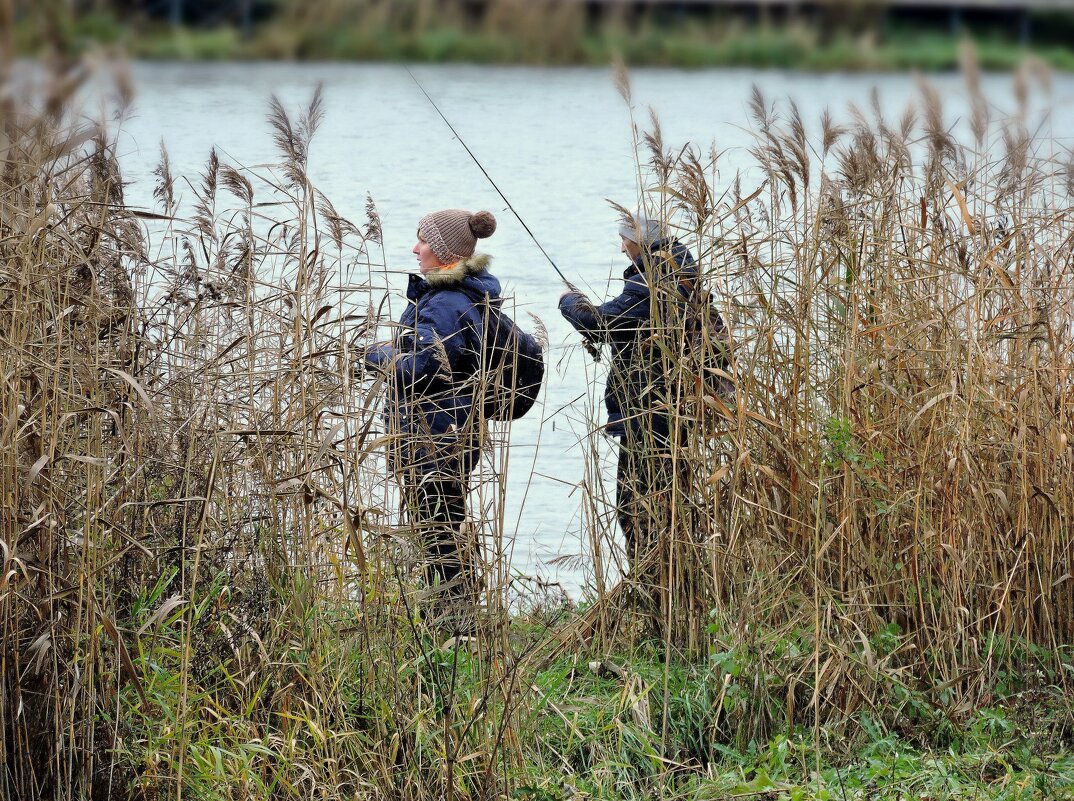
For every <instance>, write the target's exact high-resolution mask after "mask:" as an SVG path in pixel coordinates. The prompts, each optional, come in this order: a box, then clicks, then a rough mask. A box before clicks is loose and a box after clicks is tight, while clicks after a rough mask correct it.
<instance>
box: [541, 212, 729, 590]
mask: <svg viewBox="0 0 1074 801" xmlns="http://www.w3.org/2000/svg"><path fill="white" fill-rule="evenodd" d="M619 236H620V240H621V241H620V251H621V252H622V253H624V254H625V255H626V256H627V258H628V259H630V266H629V267H628V268H627V269H626V271H625V272H624V273H623V291H622V292H621V293H619V295H617V296H616V297H614V298H612V299H611V300H608V301H607V302H605V303H602V304H600V305H595V304H593V303H592V302H591V301H590V300H589V298H588V297H586V296H585V294H583V293H582V292H580V291H578V290H575V289H568V290H567V291H566V292H564V293H563V294H562V295H561V296H560V299H559V310H560V313H561V314H562V315H563V316H564V317H565V318H566V320H567V322H569V323H570V324H571V325H572V326H574V328H575V329H576V330H577V331H579V332H580V333H581V334H582V335H583V336H585V337H586V339H587V340H589V341H590V342H592V343H594V344H597V345H600V344H604V343H607V344H609V345H610V346H611V363H610V365H609V370H608V381H607V385H606V387H605V392H604V405H605V407H606V408H607V413H608V422H607V425H606V427H605V432H606V433H607V434H608V435H609V436H612V437H615V438H616V439H618V441H619V457H618V465H617V470H616V516H617V519H618V522H619V526H620V528H621V529H622V532H623V537H624V539H625V541H626V549H627V563H628V566H629V569H630V574H631V575H630V578H632V579H633V580H634V581H635V582H638V583H644V582H647V581H652V580H653V574H654V568H655V567H656V566H655V565H653V564H652V563H651V562H652V560H648V561H649V564H648V565H647V566H643V563H644V562H645V561H646V560H645V557H646V555H647V554H648V553H649V551H650V549H651V548H652V547H653V546H654V545H655V544H656V537H657V536H658V535H659V528H660V526H661V525H662V522H663V521H661V520H660V518H661V517H662V516H663V514H666V513H667V511H668V510H669V509H670V506H671V499H670V498H668V497H666V495H667V493H668V490H669V489H670V486H671V483H672V472H671V462H672V460H671V436H670V434H671V427H672V414H671V409H670V404H669V402H668V395H669V393H668V391H667V387H666V377H665V374H664V366H663V364H662V357H661V353H660V348H659V347H658V346H657V345H656V343H655V335H656V334H657V333H658V331H657V329H658V328H659V327H660V326H666V327H668V328H669V329H677V328H678V327H679V326H677V325H676V324H675V320H676V319H677V320H682V319H684V318H683V314H682V313H681V311H682V308H684V307H685V306H686V304H688V303H691V302H692V301H694V300H695V298H694V295H695V294H696V293H695V290H694V286H695V282H696V278H697V267H696V264H695V262H694V257H693V255H692V254H691V253H690V251H689V250H688V249H687V248H686V247H685V246H684V245H683V244H682V243H681V242H679V241H678V240H677V239H676V238H674V237H673V236H670V235H668V234H667V233H666V231H665V230H664V224H663V223H662V222H661V221H660V220H659V219H656V218H652V217H649V216H647V215H646V214H645V213H644V212H643V211H641V210H639V211H636V212H635V213H634V214H632V215H625V216H624V219H623V221H622V224H621V225H620V226H619ZM676 308H678V309H679V312H680V313H678V314H676V312H675V309H676ZM654 313H655V314H657V315H659V317H660V318H662V319H657V318H656V317H654ZM720 325H721V326H722V322H721V323H720ZM674 350H677V348H675V349H674Z"/></svg>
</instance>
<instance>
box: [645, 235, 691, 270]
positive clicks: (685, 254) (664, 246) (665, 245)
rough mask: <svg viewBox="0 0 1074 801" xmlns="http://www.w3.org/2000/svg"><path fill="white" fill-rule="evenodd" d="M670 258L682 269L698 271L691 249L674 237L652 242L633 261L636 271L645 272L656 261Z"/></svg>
mask: <svg viewBox="0 0 1074 801" xmlns="http://www.w3.org/2000/svg"><path fill="white" fill-rule="evenodd" d="M668 257H670V260H671V261H674V262H675V264H676V266H677V267H678V268H680V269H687V270H689V269H696V267H695V264H694V257H693V254H691V253H690V250H689V248H687V247H686V245H684V244H683V243H682V242H680V241H679V240H678V239H675V238H674V237H668V238H667V239H658V240H656V241H655V242H651V243H650V244H649V247H648V248H646V250H644V251H642V252H641V253H639V254H638V258H636V259H633V260H632V261H633V266H634V269H637V270H640V271H641V272H645V268H646V266H647V265H648V264H650V263H652V262H653V261H654V260H655V259H661V260H662V261H667V260H668Z"/></svg>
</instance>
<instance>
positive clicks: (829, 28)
mask: <svg viewBox="0 0 1074 801" xmlns="http://www.w3.org/2000/svg"><path fill="white" fill-rule="evenodd" d="M218 5H220V4H218ZM198 6H199V4H190V3H187V4H186V6H185V7H186V8H187V9H188V11H187V14H188V17H187V18H186V19H184V18H180V22H178V23H176V22H175V21H174V20H173V21H168V20H167V19H165V18H162V17H161V15H160V14H159V13H158V15H157V16H156V17H154V16H151V15H148V14H146V13H145V12H144V11H143V12H142V13H138V12H132V11H131V10H130V8H128V7H124V8H123V10H113V9H112V8H111V7H110V6H109V5H108V4H102V3H97V4H95V5H94V10H93V11H91V12H87V13H80V14H72V15H70V16H69V17H68V18H67V19H65V20H63V22H62V24H61V26H60V28H61V29H62V30H61V32H62V34H63V35H64V36H65V37H66V38H67V39H68V41H69V42H70V43H71V44H74V45H75V46H81V47H93V46H99V45H102V44H103V45H106V46H121V47H122V48H123V49H124V51H125V52H127V53H128V54H130V55H131V56H133V57H136V58H146V59H180V60H222V59H298V60H339V61H353V60H357V61H407V62H433V63H442V62H469V63H479V64H556V65H569V64H589V65H597V66H604V65H606V64H608V63H609V62H610V61H611V60H612V59H613V58H621V59H623V60H624V61H625V62H626V63H627V64H629V65H632V66H668V67H685V68H702V67H730V66H748V67H774V68H786V69H807V70H900V69H909V68H916V69H923V70H943V69H954V68H956V67H957V66H958V53H959V46H960V41H961V40H962V39H963V38H972V39H974V40H975V42H976V46H977V51H978V58H979V61H980V63H981V65H982V66H983V67H984V68H986V69H1001V70H1006V69H1013V68H1015V67H1016V66H1017V65H1018V64H1019V63H1021V61H1022V60H1023V59H1024V58H1025V57H1026V55H1027V54H1029V53H1033V54H1035V56H1036V57H1037V58H1040V59H1041V60H1042V61H1044V62H1045V63H1047V64H1049V65H1050V66H1052V67H1053V68H1056V69H1063V70H1070V69H1074V50H1072V49H1071V48H1070V41H1071V35H1072V33H1074V17H1071V16H1069V15H1064V14H1063V13H1061V12H1059V13H1056V12H1050V13H1043V12H1026V16H1025V17H1024V19H1022V20H1020V21H1019V20H1017V19H1015V18H1013V17H1012V16H1011V14H1010V13H1009V12H1003V13H999V12H991V15H990V16H986V17H980V18H975V17H973V16H972V15H969V14H964V15H962V16H960V17H958V20H959V21H958V22H957V24H956V23H952V18H951V17H950V15H942V14H941V15H932V16H930V15H929V14H927V13H919V14H918V15H917V16H916V17H910V18H900V17H894V16H892V14H893V13H894V12H888V13H887V15H885V12H884V11H883V10H882V9H881V8H880V7H875V8H873V7H868V6H862V7H857V6H855V7H853V8H842V7H839V8H834V7H833V8H832V9H828V10H820V11H817V12H815V13H811V14H804V13H790V14H787V15H781V16H779V17H778V18H777V17H774V16H771V15H770V14H766V13H761V14H743V13H741V12H739V13H728V12H726V11H722V12H721V11H699V10H698V9H696V8H695V9H693V10H692V11H691V13H686V11H685V10H684V9H679V10H678V11H676V12H671V11H667V10H666V9H661V8H660V7H656V8H651V9H647V10H646V9H640V10H639V9H623V8H617V7H614V6H613V7H612V8H611V9H610V10H604V11H602V12H599V13H598V12H595V11H594V10H592V9H587V7H586V4H584V3H578V2H544V3H533V2H526V1H525V0H490V1H489V2H487V3H483V4H473V3H465V2H434V0H412V2H398V1H397V0H393V1H392V2H387V1H386V0H365V2H358V3H337V2H329V0H317V1H316V2H303V3H280V4H278V5H275V6H272V11H271V13H267V12H264V11H262V13H260V14H256V15H253V14H252V12H250V13H249V14H248V16H247V18H246V20H245V22H242V21H241V20H240V19H239V18H237V17H236V13H237V10H238V9H240V8H242V7H244V6H243V5H242V4H231V5H228V4H226V3H224V4H222V6H221V7H219V8H218V7H217V6H216V5H212V4H208V10H203V12H202V13H201V14H200V15H198V14H194V13H193V11H192V9H193V8H197V7H198ZM161 8H163V6H159V5H158V6H157V10H158V12H159V11H160V9H161ZM258 8H260V6H258ZM229 9H230V12H231V13H230V14H229V13H228V11H229ZM773 13H774V12H773ZM1004 14H1006V16H1004ZM1021 32H1025V33H1021ZM45 40H46V37H43V35H42V33H41V32H40V30H39V28H38V26H37V23H36V22H35V19H34V16H33V15H32V14H27V15H26V16H25V18H24V19H23V20H22V22H21V24H19V25H18V42H19V47H20V50H21V51H22V52H24V53H37V52H40V48H41V46H42V44H43V43H44V41H45ZM1030 43H1032V46H1030Z"/></svg>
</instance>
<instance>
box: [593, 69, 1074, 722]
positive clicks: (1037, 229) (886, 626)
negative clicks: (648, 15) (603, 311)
mask: <svg viewBox="0 0 1074 801" xmlns="http://www.w3.org/2000/svg"><path fill="white" fill-rule="evenodd" d="M1035 69H1036V68H1035V67H1033V65H1029V66H1028V67H1027V68H1025V69H1023V70H1022V71H1020V72H1019V73H1018V74H1017V76H1016V80H1015V99H1016V104H1017V105H1016V109H1015V111H1014V113H1013V114H1011V115H1008V116H999V115H998V114H997V113H996V112H995V108H994V106H993V105H992V104H991V103H990V102H989V101H988V100H987V99H986V98H984V97H983V96H982V95H981V92H980V80H979V78H978V76H977V73H976V70H975V68H974V66H973V59H972V53H970V54H968V57H967V70H966V76H967V93H968V97H969V100H970V103H969V106H970V109H971V116H970V118H969V119H968V120H966V121H965V123H964V124H963V127H964V128H965V130H966V137H965V138H966V140H967V141H961V140H960V139H959V138H957V137H956V136H955V135H954V134H952V130H953V129H954V126H953V125H952V121H951V120H950V119H948V118H947V116H946V114H945V109H944V108H943V103H942V101H941V98H940V96H939V95H938V93H937V91H936V90H935V89H933V88H932V87H931V86H930V85H929V84H928V83H927V82H922V83H921V85H920V90H921V93H920V98H919V99H918V100H917V101H916V102H915V103H914V104H913V105H912V106H911V107H910V108H908V109H907V110H906V112H905V114H904V115H903V116H902V117H901V118H900V119H897V120H891V119H887V118H885V116H884V115H883V114H882V113H881V111H880V104H879V102H878V100H877V99H876V98H875V97H874V102H873V105H872V108H870V109H864V110H861V109H851V114H850V122H849V124H847V125H837V124H836V123H834V122H833V121H832V118H831V117H830V116H829V115H828V114H825V115H824V116H823V117H822V119H821V121H820V123H821V124H820V131H819V135H817V136H809V135H807V133H806V127H807V123H806V121H805V120H803V116H802V114H801V113H800V111H799V109H798V108H797V107H796V106H795V105H794V104H793V103H792V104H789V106H787V107H786V108H785V110H783V111H778V112H777V111H775V110H774V108H775V107H774V106H773V105H772V104H770V103H769V102H768V100H767V99H766V98H764V97H762V96H761V95H760V94H759V93H755V95H754V98H753V103H752V117H753V122H754V126H755V133H756V139H755V142H756V144H755V146H754V148H753V149H752V151H751V155H752V157H753V161H754V163H755V165H756V169H755V170H754V171H753V172H752V174H747V176H748V177H744V176H741V175H739V176H737V177H736V178H735V179H734V181H733V183H732V185H731V188H730V190H728V192H727V193H726V194H723V195H720V194H719V192H718V190H717V186H719V185H720V182H719V180H718V177H719V176H718V173H719V169H720V166H721V163H722V157H721V156H720V154H718V153H716V152H715V150H713V151H712V152H711V153H709V154H708V155H707V157H705V156H702V154H701V153H700V152H699V151H697V150H696V149H695V148H687V149H685V150H684V149H682V148H681V147H675V146H670V145H669V144H668V143H665V142H664V141H663V140H662V136H661V134H660V129H659V123H658V121H657V120H655V119H653V120H652V121H651V123H650V124H649V126H648V130H646V131H642V130H641V129H640V128H638V127H637V126H635V130H636V132H637V136H636V141H637V144H638V146H639V153H640V158H639V178H640V181H641V186H642V187H643V199H644V202H645V203H646V204H647V206H648V208H649V211H650V212H651V213H655V214H658V215H660V216H662V217H663V219H664V220H665V221H666V222H667V223H668V225H669V226H671V227H672V228H673V229H674V230H676V232H677V235H678V236H679V237H680V238H681V239H682V240H683V241H684V242H686V243H687V244H688V245H689V246H690V247H691V248H692V249H693V250H694V252H695V253H696V254H698V255H699V260H700V264H701V273H702V276H703V277H702V282H701V283H702V287H703V288H704V289H705V290H707V291H709V292H711V293H712V295H713V296H714V297H716V298H718V300H719V303H718V305H719V308H720V311H721V313H722V315H723V317H724V319H725V320H726V322H727V324H728V326H729V329H730V334H731V340H732V352H733V365H732V368H731V369H730V371H729V372H731V373H732V374H733V376H734V378H735V384H736V387H735V391H734V392H733V393H730V394H729V393H727V392H721V391H719V390H718V389H715V388H713V387H712V386H711V385H710V383H709V382H706V381H700V380H698V375H699V374H700V373H701V372H703V371H702V370H701V368H700V365H701V364H703V363H704V361H705V360H706V358H707V356H706V354H705V353H703V352H702V353H698V352H697V349H696V347H691V346H690V345H689V344H688V342H687V339H686V338H685V337H684V335H683V332H684V330H685V328H684V324H683V320H682V319H681V317H680V318H676V317H674V315H667V313H666V311H661V310H666V309H668V308H674V306H675V304H674V303H670V302H669V299H673V298H674V292H676V291H677V289H676V288H675V287H674V286H671V287H669V285H668V284H667V282H665V283H664V284H663V285H662V286H661V285H660V284H659V282H658V281H656V280H654V285H655V286H656V287H657V292H656V294H655V296H654V301H653V313H654V320H657V321H660V323H659V324H657V325H656V326H655V329H654V334H653V336H652V338H651V340H652V342H653V343H654V350H655V352H657V353H658V354H659V358H660V359H661V362H662V364H663V366H664V370H665V374H666V375H667V376H668V377H669V380H668V389H667V390H666V391H665V392H664V395H663V397H662V398H661V400H660V403H662V404H663V405H664V406H666V407H667V408H669V409H670V410H672V411H673V413H674V414H675V416H676V425H675V426H674V427H673V431H674V436H675V437H677V439H676V442H675V445H674V447H673V449H672V454H671V458H672V461H673V462H674V463H675V467H674V469H672V470H671V471H670V473H669V474H670V476H671V480H670V493H671V497H672V498H673V501H672V502H671V503H670V504H668V503H666V497H661V498H660V499H657V500H656V501H655V502H654V504H653V507H652V509H651V511H650V514H652V515H654V516H655V517H657V518H659V520H660V521H661V522H660V528H661V530H662V532H663V536H662V538H661V539H660V541H659V542H658V544H657V547H656V548H655V550H654V553H653V554H652V562H653V564H655V565H656V566H657V568H658V570H659V571H660V572H659V576H658V577H657V578H655V579H652V580H648V581H647V580H644V579H643V580H641V581H640V582H639V583H640V584H642V585H643V586H641V587H637V588H633V589H631V588H630V587H629V585H626V586H625V587H624V588H623V590H622V591H619V592H616V593H614V594H611V595H609V597H606V598H604V599H603V600H602V601H601V602H598V604H597V606H596V607H595V608H594V609H592V610H590V611H589V612H588V613H587V615H586V617H585V618H583V620H582V621H581V622H580V623H578V624H576V625H577V626H578V627H580V628H581V629H582V630H584V631H586V632H590V631H592V630H595V631H596V633H597V635H598V636H602V637H603V643H604V647H608V646H609V644H610V643H613V642H615V641H617V640H620V641H621V638H622V636H623V634H624V633H630V634H631V636H633V637H635V638H636V637H638V636H643V637H644V636H645V635H644V627H642V626H639V625H635V626H631V625H630V624H629V622H628V619H627V618H624V617H623V615H621V614H619V613H618V611H619V610H621V609H622V608H632V607H633V606H634V605H635V604H636V598H637V597H638V596H639V595H640V596H641V597H643V598H649V599H653V600H652V601H651V602H650V603H651V605H650V608H653V606H652V605H655V608H657V609H659V610H660V615H661V616H662V626H661V628H660V634H661V639H662V640H663V641H664V643H665V647H667V648H669V649H672V652H674V649H675V648H678V649H681V651H682V652H685V653H695V654H699V653H701V654H703V653H706V652H708V653H710V654H713V653H715V652H721V654H723V655H721V656H720V659H723V658H724V656H725V655H726V653H728V652H731V653H734V654H737V657H735V658H736V659H738V660H739V662H740V664H748V665H749V666H750V668H749V669H750V671H752V672H753V685H754V686H753V691H752V693H751V697H750V699H749V701H748V702H747V703H746V704H745V705H744V706H740V707H739V711H740V712H741V714H739V715H738V719H737V722H733V725H732V727H731V728H732V730H734V731H736V732H737V733H738V735H740V736H742V737H743V738H744V740H743V741H745V740H748V739H750V738H752V737H756V736H763V735H765V734H766V733H769V734H770V733H771V732H772V731H773V730H774V729H778V728H779V727H781V726H784V725H794V724H795V723H803V722H809V721H812V722H813V723H814V724H815V725H817V726H819V725H820V724H821V723H822V722H828V723H836V722H848V721H851V720H853V718H854V715H855V714H857V713H858V712H861V711H866V712H868V713H869V714H871V715H879V716H880V717H881V718H882V719H885V720H887V721H889V722H891V723H894V722H895V721H898V720H900V719H901V720H904V721H905V720H907V718H906V714H907V701H906V699H907V697H908V695H909V693H910V691H911V690H913V691H923V692H925V693H926V694H927V695H929V696H930V697H932V698H934V699H935V701H936V703H937V704H941V705H942V707H943V708H944V709H947V710H948V711H949V712H951V713H952V714H954V715H955V717H956V718H957V716H958V714H960V713H964V712H965V711H966V710H969V709H973V708H976V705H978V704H980V703H982V702H987V701H988V699H989V698H990V697H991V695H992V693H993V691H994V688H995V686H996V682H997V678H999V677H1005V676H1010V675H1011V674H1019V673H1023V674H1024V673H1025V672H1026V671H1029V672H1032V671H1033V670H1035V669H1037V668H1040V667H1041V666H1042V664H1043V663H1046V662H1050V660H1053V659H1054V658H1055V654H1056V652H1057V650H1058V649H1059V648H1061V647H1062V646H1065V645H1067V644H1069V643H1070V642H1071V640H1072V638H1074V618H1072V616H1071V611H1072V604H1074V585H1072V583H1071V581H1070V574H1071V567H1072V546H1074V542H1072V528H1071V523H1070V515H1071V513H1072V511H1074V509H1072V504H1074V490H1072V487H1074V483H1072V480H1071V479H1072V475H1071V459H1072V454H1071V450H1070V437H1071V435H1072V434H1071V431H1072V429H1071V417H1070V404H1071V400H1072V398H1074V374H1072V367H1074V345H1072V341H1071V334H1072V330H1074V329H1072V325H1074V318H1072V314H1074V302H1072V301H1074V297H1072V293H1074V282H1072V273H1071V271H1072V263H1071V237H1072V235H1074V228H1072V218H1071V208H1072V198H1074V184H1072V183H1071V180H1070V175H1071V164H1070V154H1069V152H1067V151H1066V150H1065V149H1063V148H1062V147H1060V146H1058V145H1057V144H1056V143H1055V141H1054V140H1052V139H1050V138H1049V136H1048V135H1047V134H1046V133H1040V132H1039V131H1040V129H1039V128H1034V127H1032V126H1033V125H1035V123H1032V122H1031V119H1036V117H1033V116H1032V115H1031V110H1030V96H1031V86H1030V84H1031V82H1033V80H1034V71H1035ZM1036 77H1037V78H1039V77H1041V76H1040V74H1039V72H1037V73H1036ZM1045 85H1046V84H1045ZM621 87H622V90H623V92H624V96H625V97H626V98H627V100H628V101H629V100H630V88H629V82H628V81H627V80H626V79H625V76H624V77H623V78H622V79H621ZM661 314H663V315H664V316H663V317H661ZM713 342H715V339H713ZM710 372H711V371H710ZM600 478H601V470H600V466H599V464H597V463H596V462H595V461H594V462H593V463H592V466H591V477H590V481H589V487H590V488H596V490H595V491H596V493H597V494H596V495H594V499H593V500H592V501H590V507H591V508H593V509H600V508H602V499H603V498H606V497H607V494H610V490H600V487H601V482H600ZM602 492H603V493H605V494H604V495H601V494H600V493H602ZM603 508H607V503H603ZM612 520H613V518H610V517H609V516H607V515H606V516H604V517H603V518H601V517H600V516H593V519H592V520H591V523H592V525H594V526H596V527H598V528H599V527H600V526H602V525H603V526H604V527H605V530H606V531H607V530H608V529H610V528H611V525H613V523H612V522H611V521H612ZM610 534H611V532H610V531H609V532H608V535H607V536H605V537H603V538H598V539H597V543H598V547H597V556H596V558H598V559H602V560H604V561H608V560H609V559H610V558H611V557H610V555H609V548H610V547H611V548H614V545H610V543H612V540H613V538H612V537H611V536H610ZM598 642H600V640H598ZM1048 654H1051V656H1048ZM1035 660H1037V661H1035ZM1050 667H1051V668H1056V664H1055V663H1051V664H1050ZM716 672H717V673H718V674H720V675H725V671H720V670H717V671H716ZM1058 672H1059V673H1060V674H1062V670H1059V671H1058ZM736 675H737V673H736ZM718 678H719V676H717V679H718ZM735 681H736V682H737V681H738V680H737V679H736V680H735ZM899 699H902V700H901V701H900V700H899ZM665 700H667V699H665ZM818 736H819V735H818Z"/></svg>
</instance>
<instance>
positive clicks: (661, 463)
mask: <svg viewBox="0 0 1074 801" xmlns="http://www.w3.org/2000/svg"><path fill="white" fill-rule="evenodd" d="M671 477H672V476H671V448H670V445H669V443H668V442H667V440H666V439H665V438H662V437H660V438H657V437H639V436H635V435H630V434H628V435H626V436H623V437H620V438H619V463H618V465H617V467H616V472H615V490H616V493H615V510H616V517H617V518H618V520H619V527H620V528H621V529H622V531H623V538H624V539H625V540H626V551H627V565H628V566H629V568H630V573H631V575H632V577H633V578H635V579H639V580H640V579H645V578H649V577H651V574H653V573H654V572H655V571H654V569H653V568H655V566H651V567H650V570H648V571H646V572H645V575H638V573H639V569H640V566H641V563H642V562H643V561H644V559H645V556H646V555H647V554H648V552H649V551H650V550H651V549H652V548H653V547H654V546H655V545H656V543H657V540H658V538H659V536H660V532H661V530H662V529H663V528H665V527H666V526H667V524H668V522H669V520H670V515H671V503H672V498H671V483H672V482H671Z"/></svg>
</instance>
